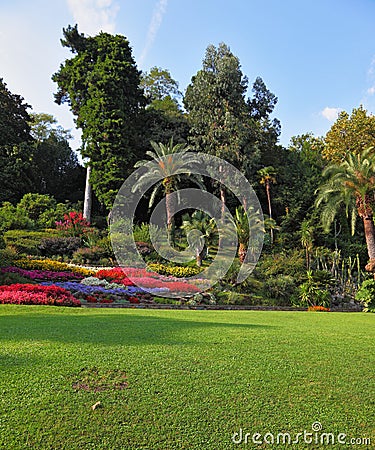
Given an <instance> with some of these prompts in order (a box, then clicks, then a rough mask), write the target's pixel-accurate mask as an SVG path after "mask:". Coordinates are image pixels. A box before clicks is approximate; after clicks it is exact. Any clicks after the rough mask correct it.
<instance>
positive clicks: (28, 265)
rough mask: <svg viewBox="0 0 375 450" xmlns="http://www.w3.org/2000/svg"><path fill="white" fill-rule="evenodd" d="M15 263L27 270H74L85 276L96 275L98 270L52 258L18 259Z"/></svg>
mask: <svg viewBox="0 0 375 450" xmlns="http://www.w3.org/2000/svg"><path fill="white" fill-rule="evenodd" d="M14 264H15V265H16V266H17V267H19V268H21V269H27V270H51V271H55V272H73V273H75V274H78V275H82V276H84V277H89V276H91V275H95V273H96V271H95V270H91V269H85V268H84V267H75V266H70V265H69V264H66V263H62V262H59V261H53V260H52V259H28V258H23V259H18V260H16V261H15V262H14Z"/></svg>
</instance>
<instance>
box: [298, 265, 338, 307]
mask: <svg viewBox="0 0 375 450" xmlns="http://www.w3.org/2000/svg"><path fill="white" fill-rule="evenodd" d="M320 272H323V271H320ZM321 276H322V274H321V273H319V274H317V277H314V274H313V272H311V271H310V270H309V271H308V272H307V280H306V281H305V282H304V283H303V284H301V286H300V287H299V291H300V293H299V302H297V305H298V306H303V307H309V306H324V307H325V308H327V307H329V306H330V304H331V294H330V292H329V290H328V289H327V286H328V284H327V280H326V279H324V282H322V281H321Z"/></svg>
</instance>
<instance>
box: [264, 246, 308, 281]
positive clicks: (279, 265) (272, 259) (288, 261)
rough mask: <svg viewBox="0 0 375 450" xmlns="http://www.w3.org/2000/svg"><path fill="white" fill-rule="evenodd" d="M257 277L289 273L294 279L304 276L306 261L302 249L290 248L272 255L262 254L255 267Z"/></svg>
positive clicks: (300, 279)
mask: <svg viewBox="0 0 375 450" xmlns="http://www.w3.org/2000/svg"><path fill="white" fill-rule="evenodd" d="M255 274H256V276H257V278H258V279H265V278H268V277H269V276H276V275H290V276H292V277H293V278H294V279H295V281H296V282H297V283H298V282H301V281H303V279H305V278H306V263H305V257H304V253H303V251H302V250H296V249H295V250H291V251H287V252H282V253H276V254H273V255H262V256H261V258H260V259H259V262H258V265H257V267H256V269H255Z"/></svg>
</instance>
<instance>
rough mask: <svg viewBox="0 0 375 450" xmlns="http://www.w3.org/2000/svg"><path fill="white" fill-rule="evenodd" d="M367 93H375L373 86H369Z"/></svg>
mask: <svg viewBox="0 0 375 450" xmlns="http://www.w3.org/2000/svg"><path fill="white" fill-rule="evenodd" d="M367 94H368V95H374V94H375V86H371V87H370V88H368V89H367Z"/></svg>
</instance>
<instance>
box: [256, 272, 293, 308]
mask: <svg viewBox="0 0 375 450" xmlns="http://www.w3.org/2000/svg"><path fill="white" fill-rule="evenodd" d="M263 292H264V294H263V295H264V296H265V297H267V298H269V299H272V300H273V302H274V304H277V305H279V306H287V305H290V304H291V299H292V298H293V297H295V296H296V295H297V285H296V281H295V279H294V278H293V277H292V276H291V275H282V274H280V275H276V276H274V277H269V278H267V279H266V280H265V282H264V287H263Z"/></svg>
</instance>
